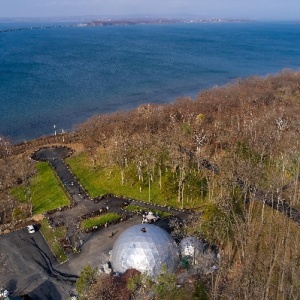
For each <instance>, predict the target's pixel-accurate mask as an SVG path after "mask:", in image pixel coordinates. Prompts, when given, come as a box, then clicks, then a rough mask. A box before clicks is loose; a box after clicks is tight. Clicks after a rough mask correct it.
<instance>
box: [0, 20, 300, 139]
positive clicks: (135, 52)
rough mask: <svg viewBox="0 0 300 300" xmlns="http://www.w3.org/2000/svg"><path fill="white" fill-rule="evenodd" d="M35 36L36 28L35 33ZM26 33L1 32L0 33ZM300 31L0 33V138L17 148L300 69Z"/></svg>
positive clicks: (263, 26) (259, 27)
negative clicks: (101, 120)
mask: <svg viewBox="0 0 300 300" xmlns="http://www.w3.org/2000/svg"><path fill="white" fill-rule="evenodd" d="M32 26H35V24H34V25H32ZM15 27H28V24H1V23H0V29H3V28H15ZM299 49H300V25H296V24H291V23H243V24H172V25H135V26H107V27H85V28H78V27H64V28H48V29H47V28H44V29H34V30H20V31H13V32H2V33H0V133H1V134H3V135H6V136H10V137H11V138H12V139H13V141H15V142H19V141H22V140H26V139H31V138H35V137H38V136H41V135H44V134H49V133H53V125H54V124H55V125H56V127H57V129H62V128H63V129H65V130H67V129H72V127H73V126H74V125H75V124H78V123H80V122H82V121H84V120H86V119H87V118H88V117H90V116H92V115H94V114H96V113H97V114H99V113H104V112H112V111H116V110H122V109H129V108H133V107H136V106H138V105H139V104H142V103H146V102H152V103H163V102H168V101H172V100H174V99H176V97H179V96H183V95H189V96H192V97H194V96H195V95H196V94H197V92H199V91H200V90H203V89H205V88H209V87H212V86H214V85H221V84H224V83H227V82H230V81H231V80H234V79H235V78H238V77H247V76H249V75H266V74H269V73H276V72H279V71H280V70H282V69H283V68H291V69H299V67H300V50H299Z"/></svg>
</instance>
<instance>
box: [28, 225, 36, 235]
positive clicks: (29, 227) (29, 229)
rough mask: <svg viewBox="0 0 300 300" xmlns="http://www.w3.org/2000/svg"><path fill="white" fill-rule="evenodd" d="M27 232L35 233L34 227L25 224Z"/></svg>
mask: <svg viewBox="0 0 300 300" xmlns="http://www.w3.org/2000/svg"><path fill="white" fill-rule="evenodd" d="M26 227H27V230H28V232H29V233H35V228H34V226H33V225H28V226H26Z"/></svg>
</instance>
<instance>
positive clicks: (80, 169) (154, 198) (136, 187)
mask: <svg viewBox="0 0 300 300" xmlns="http://www.w3.org/2000/svg"><path fill="white" fill-rule="evenodd" d="M67 163H68V164H69V166H70V168H71V169H72V171H73V173H74V174H76V176H77V177H78V178H79V181H80V183H81V184H82V185H83V186H84V187H85V189H86V190H87V191H88V193H89V195H90V196H91V197H92V198H95V197H98V196H101V195H104V194H114V195H116V196H119V197H128V198H132V199H138V200H141V201H144V202H150V203H152V204H160V205H167V206H173V207H181V204H182V203H179V202H178V201H177V191H176V187H174V184H172V183H170V182H169V180H172V178H171V177H172V176H171V175H170V174H168V176H167V177H166V176H165V177H163V178H162V182H165V186H166V188H163V189H160V187H159V180H158V177H156V178H155V179H156V180H154V182H152V184H151V189H150V201H149V187H148V180H147V179H146V180H145V182H144V183H141V182H139V181H138V177H137V174H136V172H135V170H134V169H131V170H130V168H128V169H127V170H126V171H125V183H124V184H123V185H122V184H121V171H120V170H119V169H118V168H117V167H114V168H112V167H110V168H108V167H106V168H102V167H100V166H97V168H96V170H94V169H93V166H92V163H91V159H89V157H88V155H87V154H85V153H81V154H80V155H77V156H73V157H69V158H68V159H67ZM166 197H167V198H168V199H166ZM200 198H201V197H199V199H197V201H198V202H199V201H200V202H203V200H201V199H200ZM191 206H192V203H187V202H185V203H184V207H186V208H188V207H191Z"/></svg>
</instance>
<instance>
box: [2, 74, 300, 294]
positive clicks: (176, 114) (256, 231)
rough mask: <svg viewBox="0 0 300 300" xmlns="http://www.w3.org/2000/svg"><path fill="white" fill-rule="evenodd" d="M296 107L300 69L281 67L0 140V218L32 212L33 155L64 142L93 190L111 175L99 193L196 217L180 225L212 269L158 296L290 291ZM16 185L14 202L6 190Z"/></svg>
mask: <svg viewBox="0 0 300 300" xmlns="http://www.w3.org/2000/svg"><path fill="white" fill-rule="evenodd" d="M299 116H300V72H293V71H282V72H281V73H280V74H277V75H269V76H266V77H264V78H260V77H249V78H246V79H240V80H237V81H235V82H233V83H230V84H227V85H224V86H221V87H214V88H212V89H210V90H206V91H202V92H200V93H199V94H198V95H197V96H196V97H195V99H190V98H188V97H186V98H184V97H183V98H178V99H177V100H176V101H174V102H172V103H166V104H163V105H153V104H144V105H141V106H139V107H137V108H136V109H133V110H130V111H119V112H115V113H112V114H103V115H95V116H94V117H92V118H90V119H89V120H87V121H86V122H85V123H83V124H80V125H78V126H77V127H76V129H75V131H74V132H69V133H64V134H61V135H57V136H49V137H42V138H40V139H37V140H33V141H28V142H24V143H22V144H17V145H14V144H12V143H11V142H10V141H9V138H6V137H1V140H0V157H1V158H0V169H1V172H0V217H1V220H0V226H4V225H5V224H4V223H6V224H8V223H9V224H11V226H14V225H16V224H18V221H19V220H20V219H26V218H28V217H31V216H32V214H33V207H32V202H31V201H30V199H31V194H30V193H31V189H30V185H31V178H32V176H33V175H34V174H36V173H37V169H36V167H35V164H36V162H34V161H33V160H31V159H30V156H31V155H32V153H33V152H34V151H35V150H37V149H38V148H39V147H45V146H49V145H64V146H67V147H70V148H72V149H74V150H75V154H74V155H73V156H72V157H70V158H69V159H68V164H69V166H70V168H71V169H72V170H73V171H74V173H75V174H76V175H77V177H79V179H80V180H82V181H81V182H82V183H84V182H86V181H91V182H90V183H89V184H90V186H87V187H86V188H87V190H91V191H93V188H97V187H98V188H99V186H98V183H97V180H95V181H92V180H89V179H91V178H96V177H99V176H101V175H103V176H104V177H105V178H106V180H107V181H106V182H109V181H110V180H111V182H113V186H112V187H110V189H109V190H107V191H108V192H112V193H115V194H118V193H117V192H116V191H119V194H118V195H121V196H128V197H133V195H134V197H135V198H141V200H143V201H148V202H153V203H158V204H161V205H165V206H172V207H177V208H179V209H190V210H191V211H193V212H194V213H195V217H194V218H193V219H192V220H191V221H190V222H189V223H187V224H185V226H184V228H183V234H184V235H186V236H188V235H191V234H192V235H194V236H197V237H199V238H201V239H204V240H206V241H208V242H209V243H212V244H214V245H216V246H217V247H218V249H219V251H220V254H221V257H222V262H221V265H220V267H219V270H218V271H217V272H215V273H214V274H213V275H209V276H203V277H200V278H194V281H192V282H190V283H189V286H186V287H184V288H182V289H181V290H180V292H179V291H178V290H176V289H177V287H176V285H175V286H172V287H168V288H167V289H168V293H167V294H168V296H167V294H164V295H165V296H163V298H160V299H170V298H173V299H191V291H193V295H194V299H299V298H300V286H299V282H300V248H299V244H300V243H299V242H300V231H299V229H300V228H299V224H300V217H299V216H300V214H298V210H300V203H299V201H300V186H299V179H300V174H299V170H300V151H299V150H300V148H299V137H300V134H299V132H300V118H299ZM20 186H22V187H24V188H25V190H26V191H27V192H26V193H27V198H26V199H27V200H26V201H23V202H22V203H20V202H19V200H18V199H17V197H15V195H14V194H13V193H12V192H11V191H12V189H14V188H15V187H20ZM122 187H128V188H127V189H124V190H122V189H121V188H122ZM102 189H103V193H105V189H104V188H102ZM127 190H130V192H128V193H133V194H125V193H127V192H124V191H127ZM120 191H121V192H120ZM139 195H141V197H139ZM1 223H2V225H1ZM0 228H1V227H0ZM95 282H97V280H96V281H93V283H92V284H91V285H94V286H95V289H97V288H98V290H101V291H104V290H105V288H103V284H102V285H100V284H99V283H98V284H96V283H95ZM111 290H112V293H113V288H111ZM199 290H201V293H200V292H199ZM91 291H93V289H91ZM140 292H141V291H140ZM99 293H100V292H99ZM99 293H98V294H97V295H98V297H100V296H99V295H100V294H99ZM161 295H162V294H160V297H162V296H161ZM132 297H133V298H132V299H135V298H134V295H133V296H132ZM168 297H169V298H168ZM87 299H88V298H87ZM99 299H100V298H99ZM112 299H118V298H116V296H112ZM158 299H159V298H158Z"/></svg>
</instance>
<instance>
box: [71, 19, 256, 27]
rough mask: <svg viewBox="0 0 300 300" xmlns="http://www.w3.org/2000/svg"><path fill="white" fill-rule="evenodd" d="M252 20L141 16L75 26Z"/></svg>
mask: <svg viewBox="0 0 300 300" xmlns="http://www.w3.org/2000/svg"><path fill="white" fill-rule="evenodd" d="M248 22H254V21H253V20H246V19H223V18H194V19H177V18H174V19H173V18H162V19H161V18H153V19H152V18H142V19H135V18H132V19H127V18H126V19H116V20H113V19H107V20H95V21H91V22H86V23H79V24H78V25H77V26H113V25H140V24H177V23H248Z"/></svg>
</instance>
